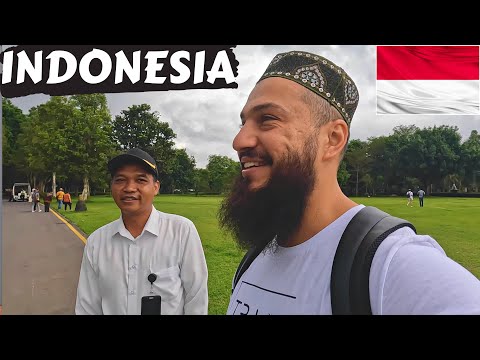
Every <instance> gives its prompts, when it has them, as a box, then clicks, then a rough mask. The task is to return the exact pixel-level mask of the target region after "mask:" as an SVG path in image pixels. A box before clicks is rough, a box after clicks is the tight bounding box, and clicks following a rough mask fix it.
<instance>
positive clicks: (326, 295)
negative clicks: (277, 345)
mask: <svg viewBox="0 0 480 360" xmlns="http://www.w3.org/2000/svg"><path fill="white" fill-rule="evenodd" d="M363 207H364V206H363V205H358V206H356V207H354V208H352V209H350V210H348V211H347V212H346V213H344V214H343V215H342V216H341V217H339V218H338V219H337V220H335V221H334V222H333V223H331V224H330V225H328V226H327V227H326V228H324V229H323V230H322V231H320V232H319V233H318V234H316V235H315V236H314V237H312V238H311V239H309V240H308V241H305V242H304V243H302V244H299V245H297V246H293V247H288V248H285V247H280V246H279V247H278V248H277V250H276V251H275V252H273V253H272V252H271V251H267V252H266V253H263V252H262V253H261V254H260V255H259V256H258V257H257V258H256V259H255V260H254V261H253V263H252V264H251V265H250V267H249V268H248V269H247V271H245V273H244V274H243V275H242V277H241V278H240V280H239V282H238V284H237V286H236V288H235V290H234V292H233V294H232V296H231V299H230V304H229V306H228V310H227V314H230V315H231V314H233V315H243V314H248V315H256V314H258V315H265V314H272V315H273V314H292V315H295V314H297V315H300V314H303V315H315V314H317V315H331V314H332V307H331V300H330V276H331V270H332V265H333V259H334V256H335V252H336V249H337V246H338V243H339V242H340V238H341V235H342V233H343V232H344V230H345V228H346V227H347V225H348V223H349V222H350V220H351V219H352V218H353V216H354V215H355V214H356V213H357V212H358V211H360V210H361V209H362V208H363ZM369 281H370V302H371V307H372V313H373V314H479V315H480V281H479V280H478V279H477V278H476V277H475V276H474V275H473V274H471V273H470V272H469V271H467V270H466V269H465V268H463V267H462V266H460V265H459V264H458V263H456V262H454V261H453V260H451V259H450V258H448V257H447V256H446V254H445V252H444V251H443V249H442V248H441V247H440V245H439V244H438V243H437V242H436V241H435V240H434V239H432V238H431V237H430V236H427V235H416V234H415V233H414V232H413V230H411V229H410V228H401V229H399V230H397V231H395V232H394V233H392V234H391V235H390V236H388V237H387V238H386V239H385V240H384V241H383V242H382V244H381V245H380V246H379V248H378V249H377V252H376V253H375V256H374V258H373V262H372V266H371V270H370V278H369Z"/></svg>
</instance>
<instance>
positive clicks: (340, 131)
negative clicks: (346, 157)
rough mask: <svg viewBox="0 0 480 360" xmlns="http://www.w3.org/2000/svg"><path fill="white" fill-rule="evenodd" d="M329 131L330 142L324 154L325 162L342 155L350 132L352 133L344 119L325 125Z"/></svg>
mask: <svg viewBox="0 0 480 360" xmlns="http://www.w3.org/2000/svg"><path fill="white" fill-rule="evenodd" d="M325 126H326V130H327V137H328V142H327V146H326V149H325V152H324V154H323V159H324V160H330V159H332V158H335V157H337V156H340V154H341V153H342V151H343V148H344V147H345V145H346V144H347V141H348V132H349V131H350V130H349V128H348V125H347V123H346V122H345V120H343V119H337V120H333V121H330V122H329V123H328V124H326V125H325Z"/></svg>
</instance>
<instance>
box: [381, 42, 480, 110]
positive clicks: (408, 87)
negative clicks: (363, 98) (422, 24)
mask: <svg viewBox="0 0 480 360" xmlns="http://www.w3.org/2000/svg"><path fill="white" fill-rule="evenodd" d="M479 97H480V90H479V47H478V46H377V114H475V115H478V114H480V110H479Z"/></svg>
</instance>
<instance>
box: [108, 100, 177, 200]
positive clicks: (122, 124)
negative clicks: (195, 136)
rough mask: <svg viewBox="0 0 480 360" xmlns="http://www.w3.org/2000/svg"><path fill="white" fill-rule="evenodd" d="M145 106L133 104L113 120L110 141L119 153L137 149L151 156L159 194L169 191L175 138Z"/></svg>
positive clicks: (163, 123) (169, 129)
mask: <svg viewBox="0 0 480 360" xmlns="http://www.w3.org/2000/svg"><path fill="white" fill-rule="evenodd" d="M159 118H160V115H159V114H158V113H157V112H156V111H151V107H150V105H148V104H142V105H132V106H130V107H129V108H128V110H122V112H121V115H117V116H116V117H115V119H114V120H113V128H112V138H113V140H114V142H115V143H116V144H117V145H118V147H119V149H120V150H128V149H132V148H140V149H142V150H144V151H146V152H148V153H149V154H151V155H152V156H153V157H154V158H155V160H156V161H157V164H158V167H159V176H160V182H161V183H162V187H161V191H162V192H165V191H167V192H171V190H173V189H172V188H171V185H172V184H173V179H172V178H171V176H172V173H173V172H174V168H175V166H176V163H175V161H176V160H175V156H176V153H175V148H174V145H175V142H174V139H175V138H176V137H177V135H176V134H175V133H174V132H173V130H172V129H171V128H170V126H169V125H168V123H167V122H161V121H160V120H159Z"/></svg>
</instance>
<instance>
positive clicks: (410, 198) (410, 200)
mask: <svg viewBox="0 0 480 360" xmlns="http://www.w3.org/2000/svg"><path fill="white" fill-rule="evenodd" d="M407 199H408V200H407V206H410V207H413V192H412V190H411V189H408V191H407Z"/></svg>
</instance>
